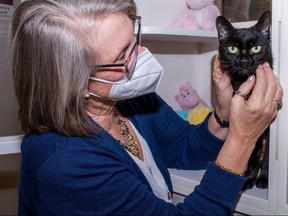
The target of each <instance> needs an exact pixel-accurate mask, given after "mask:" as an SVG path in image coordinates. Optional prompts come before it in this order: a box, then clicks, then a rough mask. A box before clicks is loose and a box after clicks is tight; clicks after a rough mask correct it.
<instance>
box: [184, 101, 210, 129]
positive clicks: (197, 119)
mask: <svg viewBox="0 0 288 216" xmlns="http://www.w3.org/2000/svg"><path fill="white" fill-rule="evenodd" d="M212 111H213V110H212V109H211V108H209V107H206V106H198V107H195V108H193V109H191V110H190V111H189V112H188V115H187V121H188V122H189V123H190V124H195V125H197V124H200V123H201V122H203V121H204V120H205V118H206V117H207V115H208V114H209V113H210V112H212Z"/></svg>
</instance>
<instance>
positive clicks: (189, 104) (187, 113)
mask: <svg viewBox="0 0 288 216" xmlns="http://www.w3.org/2000/svg"><path fill="white" fill-rule="evenodd" d="M174 99H175V100H176V102H177V103H178V104H179V106H180V107H181V108H182V109H183V110H182V111H181V110H178V111H177V113H178V115H179V116H180V117H182V118H183V119H185V120H187V121H188V122H189V123H190V124H195V125H197V124H200V123H201V122H203V121H204V120H205V118H206V116H207V115H208V114H209V113H210V112H211V111H212V109H211V108H210V107H208V106H207V104H206V103H205V101H203V100H202V99H201V98H200V97H199V95H198V93H197V91H196V90H195V89H194V88H193V87H192V85H191V84H190V83H189V82H186V83H184V84H183V85H181V86H180V88H179V92H178V93H177V94H176V95H174Z"/></svg>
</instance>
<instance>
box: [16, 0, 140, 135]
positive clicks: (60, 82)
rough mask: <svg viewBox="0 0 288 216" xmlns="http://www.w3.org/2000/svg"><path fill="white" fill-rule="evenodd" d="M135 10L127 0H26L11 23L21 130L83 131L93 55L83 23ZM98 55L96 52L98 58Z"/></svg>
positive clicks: (87, 124) (87, 125)
mask: <svg viewBox="0 0 288 216" xmlns="http://www.w3.org/2000/svg"><path fill="white" fill-rule="evenodd" d="M119 12H120V13H125V14H127V15H128V16H129V17H131V16H135V15H136V13H137V10H136V5H135V3H134V1H133V0H26V1H24V2H22V3H21V4H20V5H19V6H18V7H17V9H16V10H15V12H14V15H13V18H12V26H11V42H12V72H13V82H14V89H15V94H16V98H17V102H18V118H19V121H20V125H21V128H22V130H23V131H24V132H25V133H30V134H31V133H32V134H34V133H35V134H37V133H41V132H45V131H54V132H57V133H60V134H63V135H67V136H84V135H89V134H91V133H92V132H93V131H95V130H97V127H96V126H95V125H94V124H93V123H92V122H91V120H89V118H88V116H87V114H86V112H85V100H84V99H83V96H84V91H85V89H86V88H87V84H88V77H89V75H90V73H91V67H90V65H93V64H95V61H96V57H97V53H95V49H93V47H92V44H91V40H90V39H89V26H91V25H89V24H91V23H93V21H95V20H96V19H97V18H98V17H99V16H101V15H105V14H112V13H119ZM98 57H99V56H98Z"/></svg>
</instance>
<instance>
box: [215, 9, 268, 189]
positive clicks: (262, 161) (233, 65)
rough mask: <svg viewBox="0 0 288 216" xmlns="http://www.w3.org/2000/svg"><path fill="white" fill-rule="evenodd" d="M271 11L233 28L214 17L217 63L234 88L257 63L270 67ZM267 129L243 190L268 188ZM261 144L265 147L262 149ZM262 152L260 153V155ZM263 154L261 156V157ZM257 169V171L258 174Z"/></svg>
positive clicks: (253, 155) (252, 71)
mask: <svg viewBox="0 0 288 216" xmlns="http://www.w3.org/2000/svg"><path fill="white" fill-rule="evenodd" d="M270 26H271V12H270V11H265V12H264V13H263V14H262V16H261V17H260V19H259V20H258V22H257V23H256V24H255V25H254V26H252V27H250V28H242V29H237V28H234V27H233V26H232V25H231V23H230V22H229V21H228V20H227V19H226V18H225V17H223V16H219V17H217V19H216V28H217V31H218V39H219V54H220V58H221V64H222V67H223V68H224V70H225V71H227V72H228V73H229V74H230V76H231V84H232V86H233V89H234V91H235V90H238V88H239V86H240V85H241V84H242V83H243V82H244V81H246V80H247V78H248V77H249V76H250V75H252V74H255V71H256V68H257V67H258V65H259V64H263V63H264V62H268V63H269V64H270V66H271V67H272V64H273V58H272V52H271V46H270ZM268 142H269V129H267V130H266V131H265V132H264V134H263V135H262V136H261V137H260V139H259V140H258V142H257V144H256V147H255V149H254V151H253V153H252V155H251V158H250V160H249V163H248V168H247V175H248V180H247V182H246V184H245V185H244V187H243V189H248V188H252V187H253V186H254V184H256V187H258V188H267V187H268V164H269V161H268V154H269V151H268V149H269V145H268ZM263 146H265V148H263ZM263 153H264V154H263ZM263 155H264V156H263ZM259 170H261V172H260V174H259V176H258V173H259Z"/></svg>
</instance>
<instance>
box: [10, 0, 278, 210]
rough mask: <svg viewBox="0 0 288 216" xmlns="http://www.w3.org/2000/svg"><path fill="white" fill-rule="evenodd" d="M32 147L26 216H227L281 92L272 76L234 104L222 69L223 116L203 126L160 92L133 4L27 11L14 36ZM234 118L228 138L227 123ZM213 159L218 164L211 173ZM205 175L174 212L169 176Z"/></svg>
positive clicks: (45, 6)
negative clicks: (192, 171) (183, 172)
mask: <svg viewBox="0 0 288 216" xmlns="http://www.w3.org/2000/svg"><path fill="white" fill-rule="evenodd" d="M11 37H12V49H13V50H12V54H13V56H12V57H13V79H14V87H15V92H16V97H17V101H18V105H19V112H18V115H19V121H20V124H21V127H22V129H23V131H24V132H25V134H26V135H25V137H24V139H23V142H22V146H21V150H22V163H21V177H20V185H19V215H76V214H79V215H126V214H127V215H196V214H201V215H205V214H207V215H211V214H214V215H224V214H226V215H229V214H231V213H232V211H233V208H234V204H235V201H236V199H237V196H238V194H239V191H240V190H241V187H242V185H243V184H244V182H245V180H246V177H245V176H244V172H245V169H246V166H247V162H248V160H249V157H250V155H251V152H252V150H253V148H254V146H255V143H256V140H257V139H258V138H259V136H260V135H261V134H262V133H263V131H264V130H265V129H266V128H267V127H268V125H269V124H271V122H272V121H273V120H274V119H275V117H276V113H277V103H275V102H273V100H274V99H275V98H276V99H277V100H278V101H281V99H282V94H283V93H282V88H281V86H280V84H279V82H278V81H277V79H276V78H275V76H274V75H273V72H272V70H271V68H270V67H269V65H267V64H264V65H261V66H259V68H258V69H257V71H256V76H257V80H256V79H255V77H254V76H252V77H250V78H249V79H248V80H247V81H246V82H245V83H243V85H242V86H241V87H240V89H239V90H240V91H241V92H242V93H243V94H249V93H250V91H251V90H252V88H253V92H252V95H251V96H250V98H249V100H247V101H246V100H245V99H244V98H243V97H240V96H239V95H235V96H233V97H232V93H233V90H232V86H231V84H230V79H229V77H228V76H227V75H226V73H225V72H224V71H222V69H221V66H220V63H219V58H218V57H217V58H216V60H215V63H214V70H213V78H214V81H215V84H216V94H217V101H218V105H217V107H216V113H215V114H209V115H208V117H207V118H206V120H205V121H204V122H203V123H202V124H200V125H198V126H195V125H190V124H189V123H187V122H185V121H183V120H182V119H181V118H179V117H178V115H177V114H176V113H175V112H174V111H173V110H172V109H171V107H169V106H168V105H167V104H166V103H165V102H164V101H163V100H162V99H161V97H160V96H159V95H157V94H156V93H155V89H156V88H157V86H158V84H159V81H160V78H161V76H162V75H163V68H162V67H161V65H160V64H159V63H158V62H157V60H156V59H155V58H154V57H153V55H152V54H151V53H150V52H149V50H148V49H147V48H144V47H142V46H141V18H140V17H139V16H137V14H136V5H135V3H134V1H133V0H27V1H24V2H22V3H21V4H20V6H19V7H18V8H17V9H16V11H15V13H14V16H13V20H12V28H11ZM228 119H229V121H230V122H229V128H228V127H227V126H228V124H227V121H228ZM214 160H215V162H214ZM169 167H171V168H172V167H173V168H178V169H206V173H205V175H204V176H203V179H202V181H201V183H200V185H199V186H197V187H196V189H195V191H194V192H193V193H191V194H190V195H188V196H187V197H186V199H185V200H184V203H180V204H178V205H176V206H175V205H173V204H172V203H171V194H172V191H173V189H172V184H171V179H170V177H169V173H168V170H167V168H169Z"/></svg>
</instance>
